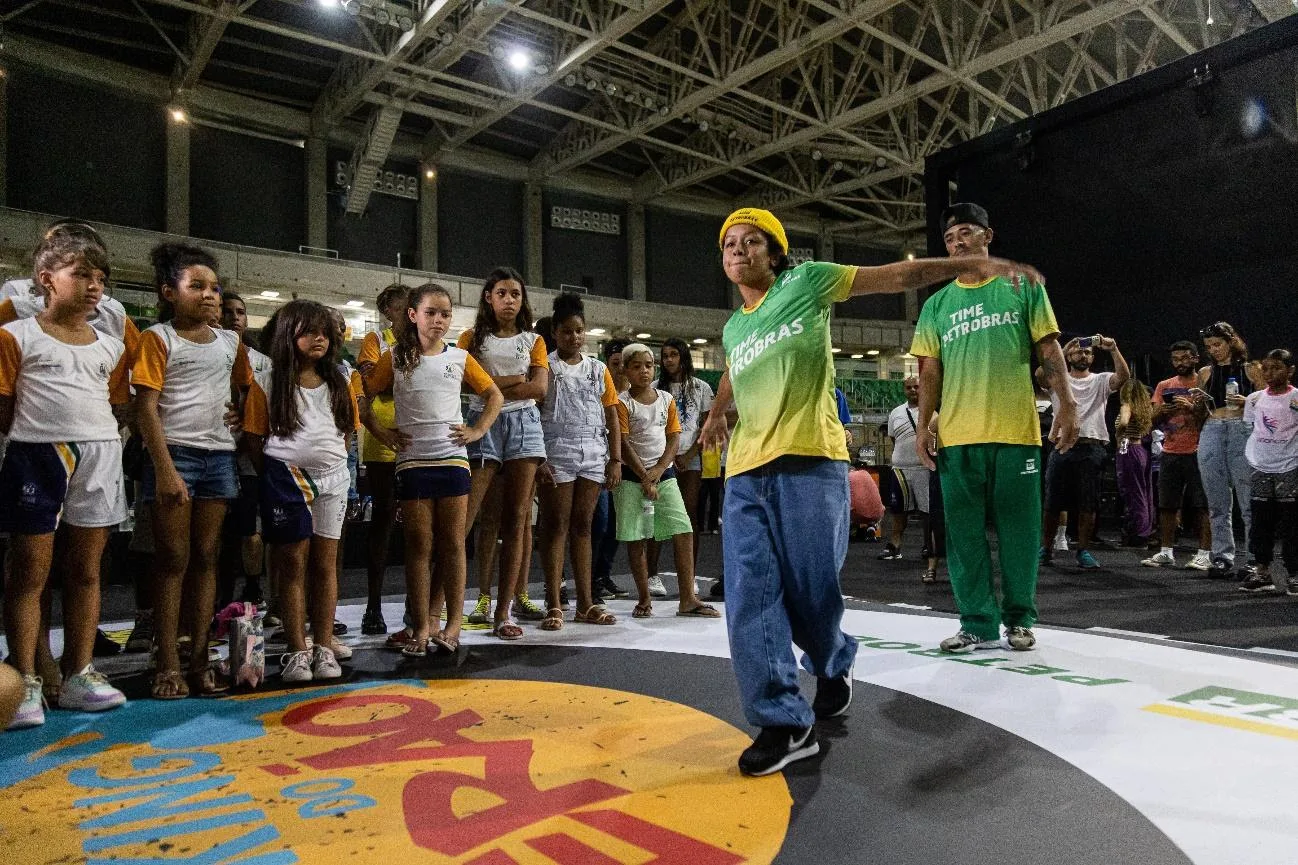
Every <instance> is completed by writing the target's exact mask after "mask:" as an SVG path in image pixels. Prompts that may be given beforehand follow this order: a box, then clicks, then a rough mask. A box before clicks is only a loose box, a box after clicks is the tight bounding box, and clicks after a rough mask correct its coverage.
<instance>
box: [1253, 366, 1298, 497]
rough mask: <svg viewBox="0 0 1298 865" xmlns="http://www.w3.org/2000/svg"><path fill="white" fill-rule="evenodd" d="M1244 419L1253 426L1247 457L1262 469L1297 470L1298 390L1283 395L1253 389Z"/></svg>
mask: <svg viewBox="0 0 1298 865" xmlns="http://www.w3.org/2000/svg"><path fill="white" fill-rule="evenodd" d="M1244 422H1245V423H1251V424H1252V425H1253V431H1252V432H1251V433H1249V436H1248V441H1247V442H1245V443H1244V459H1246V460H1248V464H1249V465H1250V466H1252V467H1253V468H1255V469H1257V470H1258V471H1260V472H1266V473H1267V474H1275V475H1279V474H1284V473H1285V472H1291V471H1293V470H1294V469H1298V390H1295V389H1294V387H1293V385H1290V386H1289V389H1288V390H1287V391H1285V392H1284V393H1282V394H1273V393H1268V392H1267V391H1265V390H1257V391H1253V393H1251V394H1249V395H1248V399H1247V401H1246V402H1245V403H1244Z"/></svg>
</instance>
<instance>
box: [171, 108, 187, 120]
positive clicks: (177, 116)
mask: <svg viewBox="0 0 1298 865" xmlns="http://www.w3.org/2000/svg"><path fill="white" fill-rule="evenodd" d="M171 119H172V120H174V121H175V122H176V123H184V122H185V121H186V120H188V119H189V115H188V114H186V113H185V109H183V108H172V109H171Z"/></svg>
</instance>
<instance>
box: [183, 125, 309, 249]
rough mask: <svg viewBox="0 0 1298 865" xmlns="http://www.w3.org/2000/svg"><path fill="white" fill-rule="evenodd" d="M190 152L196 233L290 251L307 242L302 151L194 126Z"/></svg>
mask: <svg viewBox="0 0 1298 865" xmlns="http://www.w3.org/2000/svg"><path fill="white" fill-rule="evenodd" d="M189 154H190V156H189V202H190V210H189V230H190V233H191V234H193V235H194V236H195V237H206V238H211V239H212V240H223V241H226V242H227V243H243V244H247V245H248V246H261V247H265V248H267V249H282V250H287V251H288V252H297V251H298V246H299V245H301V244H304V243H306V215H305V213H304V206H303V205H304V197H305V196H304V195H303V192H302V190H303V188H304V184H305V183H306V154H305V151H304V150H303V149H302V148H301V147H294V146H292V145H290V144H282V143H280V142H277V141H269V140H267V139H264V138H254V137H252V136H249V135H239V134H238V133H235V132H227V131H225V130H223V129H212V128H210V127H206V126H194V127H193V128H192V129H191V130H190V138H189Z"/></svg>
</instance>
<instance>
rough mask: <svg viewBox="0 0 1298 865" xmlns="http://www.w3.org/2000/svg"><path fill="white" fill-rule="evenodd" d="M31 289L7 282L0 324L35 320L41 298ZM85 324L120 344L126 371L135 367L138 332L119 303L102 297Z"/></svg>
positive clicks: (0, 292) (28, 283)
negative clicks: (117, 340) (123, 344)
mask: <svg viewBox="0 0 1298 865" xmlns="http://www.w3.org/2000/svg"><path fill="white" fill-rule="evenodd" d="M32 285H33V283H32V280H30V279H11V280H9V281H8V282H6V283H5V284H4V286H3V287H0V324H8V323H9V322H11V321H20V320H21V319H24V318H35V317H36V316H37V315H39V314H40V313H41V312H43V311H44V310H45V296H44V295H42V294H40V293H39V292H36V291H34V290H33V288H32ZM86 323H87V324H89V325H90V326H91V327H93V328H94V329H95V330H97V331H99V332H100V333H106V334H108V335H109V336H111V337H114V338H116V339H120V340H121V341H122V342H124V343H125V344H126V363H127V367H128V368H129V367H130V366H131V365H132V364H134V363H135V358H136V356H137V353H138V352H139V349H140V329H139V328H138V327H136V326H135V322H134V321H132V320H131V317H130V316H129V315H127V314H126V307H124V306H122V302H121V301H119V300H116V299H115V298H112V297H109V296H108V295H104V296H103V297H101V298H100V299H99V305H98V307H96V309H95V312H94V313H93V314H92V315H91V316H90V318H88V319H86Z"/></svg>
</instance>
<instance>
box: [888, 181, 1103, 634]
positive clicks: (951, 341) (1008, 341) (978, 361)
mask: <svg viewBox="0 0 1298 865" xmlns="http://www.w3.org/2000/svg"><path fill="white" fill-rule="evenodd" d="M942 227H943V231H944V234H943V242H944V243H945V244H946V251H947V255H948V256H950V257H952V258H970V259H977V258H986V257H987V256H988V246H989V245H990V244H991V241H992V229H991V226H990V224H989V222H988V218H987V211H986V210H984V209H983V208H982V207H979V206H978V205H977V204H970V203H960V204H953V205H951V206H950V207H948V208H947V209H946V210H945V211H943V213H942ZM1034 346H1035V348H1036V351H1037V356H1038V357H1039V358H1040V360H1041V367H1042V369H1043V370H1044V372H1045V375H1046V378H1047V380H1048V381H1049V382H1050V386H1051V388H1052V389H1053V390H1054V392H1055V393H1056V394H1057V395H1058V397H1059V402H1060V409H1059V414H1058V417H1057V419H1056V425H1055V431H1054V433H1052V436H1051V437H1052V438H1053V439H1054V440H1055V442H1056V445H1055V446H1056V449H1057V450H1058V451H1059V452H1060V453H1063V452H1065V451H1067V450H1068V449H1069V448H1071V447H1072V446H1073V443H1074V442H1075V441H1076V440H1077V406H1076V403H1075V402H1074V399H1073V394H1072V390H1071V389H1070V388H1069V387H1068V381H1067V374H1066V367H1065V364H1064V356H1063V352H1062V351H1061V350H1060V348H1059V325H1058V324H1057V323H1056V322H1055V314H1054V311H1053V310H1052V309H1051V308H1050V299H1049V298H1048V297H1047V296H1046V290H1045V286H1044V285H1041V284H1036V285H1023V284H1018V285H1016V284H1014V283H1011V282H1009V281H1008V280H1005V279H1003V278H1001V277H992V278H990V279H980V278H979V277H978V274H977V271H975V270H974V269H973V268H972V267H971V269H970V272H969V273H968V274H963V275H961V276H959V277H957V278H956V280H955V281H954V282H952V283H950V284H948V285H946V286H945V287H943V288H941V289H939V290H938V291H937V293H935V294H934V295H933V296H932V297H930V298H929V299H928V300H927V301H926V302H925V304H924V309H923V311H922V312H921V313H920V316H919V323H918V325H917V326H916V328H915V340H914V342H913V344H912V345H911V349H910V352H911V354H913V355H915V356H916V357H918V358H919V362H920V396H919V415H920V420H919V428H920V429H928V424H929V422H930V421H931V420H932V418H933V413H934V410H935V409H936V408H937V406H938V402H939V398H940V400H941V413H940V414H941V417H940V420H939V430H938V437H937V438H938V441H937V442H934V441H933V440H932V438H931V437H930V436H927V435H924V436H919V437H918V439H917V445H916V449H917V450H918V452H919V456H920V459H921V461H922V462H923V463H924V464H925V465H926V466H928V467H929V468H933V467H934V460H933V456H934V451H933V446H934V445H937V444H940V448H941V449H940V450H938V451H936V456H937V461H936V468H937V471H938V476H939V477H940V479H941V482H942V497H943V501H944V504H945V509H946V537H947V561H948V566H949V568H950V571H951V588H952V590H953V592H954V593H955V600H956V605H957V606H958V607H959V608H960V631H959V632H958V633H957V634H956V635H955V636H953V637H948V638H947V639H945V640H943V641H942V645H941V647H942V651H944V652H952V653H956V654H964V653H966V652H972V651H974V650H975V649H993V648H997V647H999V646H1000V628H1001V626H1002V625H1004V627H1005V632H1006V639H1007V641H1008V642H1009V645H1010V648H1012V649H1017V650H1020V651H1026V650H1028V649H1031V648H1032V647H1033V646H1034V645H1036V636H1035V635H1034V634H1033V633H1032V625H1033V624H1035V623H1036V620H1037V608H1036V590H1037V547H1038V543H1039V541H1040V537H1041V480H1040V474H1041V471H1042V466H1041V446H1040V435H1041V430H1040V425H1039V422H1038V420H1037V413H1036V407H1035V403H1034V395H1033V385H1032V349H1033V347H1034ZM989 517H990V520H991V522H992V523H993V525H995V527H996V536H997V545H998V547H999V559H1000V566H1001V598H1000V600H999V601H998V600H997V596H996V586H995V583H994V580H993V577H992V563H991V550H990V547H989V545H988V542H987V522H988V518H989Z"/></svg>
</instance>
